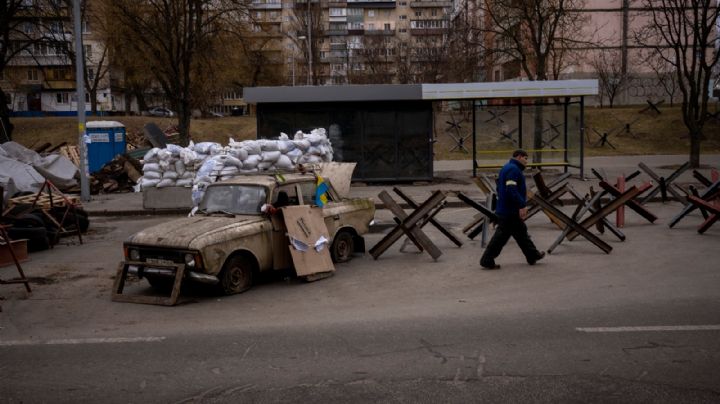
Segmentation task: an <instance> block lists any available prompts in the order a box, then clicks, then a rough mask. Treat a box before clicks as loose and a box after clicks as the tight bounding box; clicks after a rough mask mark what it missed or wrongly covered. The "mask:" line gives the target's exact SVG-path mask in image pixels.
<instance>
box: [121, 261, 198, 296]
mask: <svg viewBox="0 0 720 404" xmlns="http://www.w3.org/2000/svg"><path fill="white" fill-rule="evenodd" d="M131 265H135V266H138V267H144V266H145V265H146V263H145V262H135V261H123V262H121V263H120V265H119V266H118V269H117V272H116V274H115V282H114V283H113V291H112V297H111V300H112V301H113V302H122V303H140V304H157V305H161V306H174V305H175V304H176V303H177V301H178V298H179V297H180V287H181V285H182V281H183V278H184V276H185V264H174V265H161V264H153V267H161V268H174V269H175V278H174V280H173V288H172V291H171V292H170V296H145V295H126V294H123V290H124V289H125V282H126V281H127V276H128V268H129V267H130V266H131Z"/></svg>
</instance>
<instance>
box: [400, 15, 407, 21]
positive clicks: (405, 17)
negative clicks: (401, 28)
mask: <svg viewBox="0 0 720 404" xmlns="http://www.w3.org/2000/svg"><path fill="white" fill-rule="evenodd" d="M399 18H400V19H401V20H407V16H406V15H404V14H403V15H401V16H400V17H399Z"/></svg>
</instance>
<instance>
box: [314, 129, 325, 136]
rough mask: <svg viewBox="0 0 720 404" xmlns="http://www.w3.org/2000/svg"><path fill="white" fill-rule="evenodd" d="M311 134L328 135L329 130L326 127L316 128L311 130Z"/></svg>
mask: <svg viewBox="0 0 720 404" xmlns="http://www.w3.org/2000/svg"><path fill="white" fill-rule="evenodd" d="M310 134H311V135H315V136H327V131H325V128H315V129H313V130H311V131H310Z"/></svg>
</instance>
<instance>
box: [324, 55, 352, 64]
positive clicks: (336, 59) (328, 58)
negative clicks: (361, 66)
mask: <svg viewBox="0 0 720 404" xmlns="http://www.w3.org/2000/svg"><path fill="white" fill-rule="evenodd" d="M320 62H321V63H336V64H339V63H345V62H347V57H341V56H325V57H322V58H320Z"/></svg>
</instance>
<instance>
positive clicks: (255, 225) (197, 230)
mask: <svg viewBox="0 0 720 404" xmlns="http://www.w3.org/2000/svg"><path fill="white" fill-rule="evenodd" d="M265 223H267V224H268V225H269V220H268V219H266V218H264V217H261V216H240V215H238V216H235V217H226V216H201V215H196V216H193V217H186V218H182V219H175V220H172V221H169V222H166V223H162V224H159V225H156V226H152V227H148V228H147V229H144V230H142V231H139V232H137V233H135V234H134V235H132V236H130V237H129V238H128V239H127V243H130V244H144V245H152V246H159V247H175V248H192V247H193V245H192V244H193V241H196V240H198V239H200V238H202V239H203V240H209V239H212V238H214V237H223V236H222V235H224V234H228V233H229V232H230V233H232V234H234V235H235V236H237V235H238V234H241V233H245V232H247V234H252V233H256V232H258V231H259V230H260V229H261V228H262V227H264V226H263V225H264V224H265Z"/></svg>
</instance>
